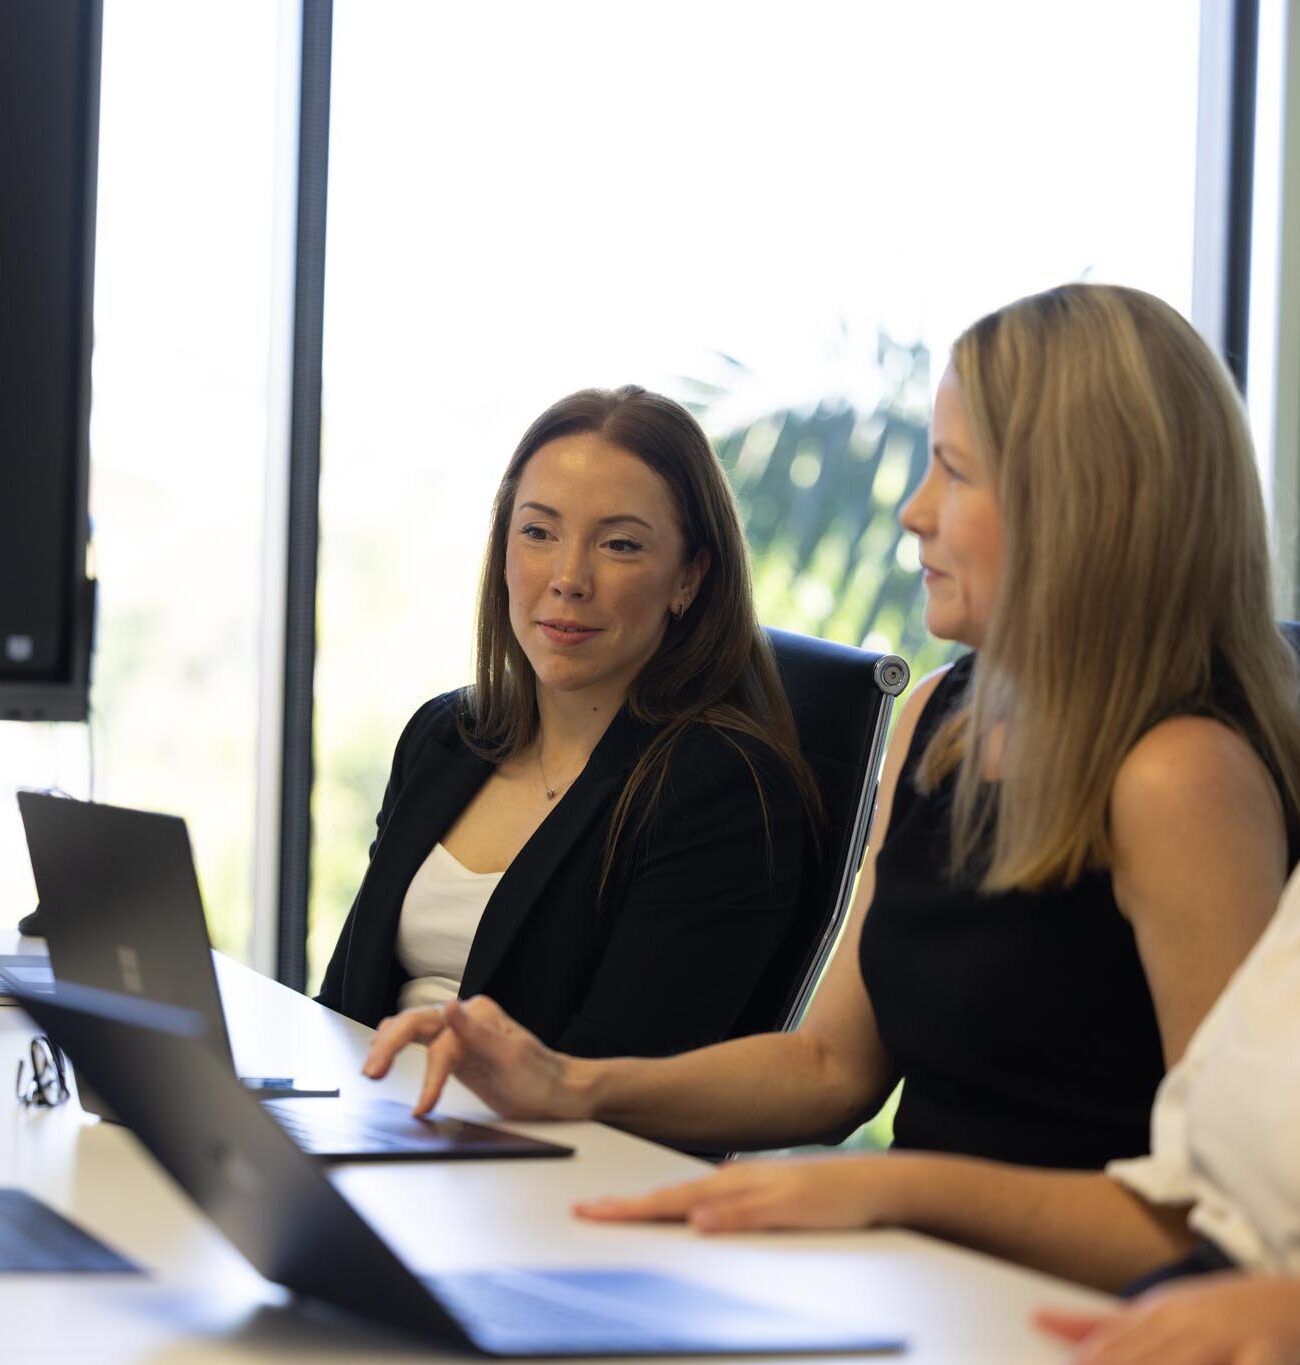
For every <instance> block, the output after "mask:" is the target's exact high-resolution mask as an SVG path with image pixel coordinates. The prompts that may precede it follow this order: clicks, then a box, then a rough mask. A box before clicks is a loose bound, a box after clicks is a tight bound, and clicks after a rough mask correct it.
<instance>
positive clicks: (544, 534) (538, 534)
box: [519, 526, 550, 540]
mask: <svg viewBox="0 0 1300 1365" xmlns="http://www.w3.org/2000/svg"><path fill="white" fill-rule="evenodd" d="M519 534H520V535H521V536H523V537H524V538H525V539H527V540H547V539H548V538H549V536H550V533H549V532H548V531H547V529H546V527H545V526H521V527H520V528H519Z"/></svg>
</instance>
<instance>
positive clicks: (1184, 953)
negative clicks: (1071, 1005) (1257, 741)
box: [1110, 716, 1287, 1066]
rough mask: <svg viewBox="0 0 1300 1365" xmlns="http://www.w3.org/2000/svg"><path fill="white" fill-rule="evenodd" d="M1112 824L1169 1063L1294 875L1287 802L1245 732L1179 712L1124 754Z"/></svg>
mask: <svg viewBox="0 0 1300 1365" xmlns="http://www.w3.org/2000/svg"><path fill="white" fill-rule="evenodd" d="M1110 817H1111V837H1112V840H1113V844H1114V859H1113V864H1112V875H1113V879H1114V887H1115V899H1116V902H1117V903H1118V905H1119V907H1120V909H1121V911H1122V912H1123V913H1124V915H1125V916H1126V917H1127V918H1128V920H1129V922H1130V923H1131V924H1132V926H1133V932H1134V934H1135V936H1136V938H1137V945H1138V952H1139V954H1140V955H1141V958H1142V966H1143V969H1144V971H1145V972H1146V976H1147V981H1148V983H1149V985H1150V987H1151V996H1152V1000H1153V1001H1154V1003H1155V1007H1156V1016H1157V1018H1158V1020H1159V1023H1160V1036H1161V1040H1162V1042H1163V1045H1164V1053H1165V1064H1166V1065H1167V1066H1172V1065H1173V1063H1174V1062H1175V1061H1177V1060H1178V1058H1179V1057H1181V1056H1182V1054H1183V1052H1184V1050H1185V1049H1186V1047H1187V1043H1188V1040H1189V1039H1190V1038H1191V1036H1192V1034H1193V1033H1194V1032H1195V1030H1196V1026H1197V1025H1198V1024H1199V1023H1200V1021H1201V1020H1202V1019H1203V1018H1204V1017H1205V1015H1206V1013H1207V1012H1208V1011H1209V1009H1210V1006H1211V1005H1213V1003H1214V1002H1215V1000H1216V999H1217V998H1218V996H1219V995H1220V993H1221V992H1222V990H1223V988H1224V986H1225V985H1226V984H1227V982H1228V978H1229V977H1230V976H1231V975H1232V973H1233V972H1234V971H1235V970H1236V969H1237V967H1238V966H1239V965H1240V964H1241V961H1242V959H1243V958H1244V957H1245V956H1246V954H1247V953H1248V952H1249V951H1250V949H1251V947H1252V946H1253V945H1254V943H1255V940H1256V939H1257V938H1258V937H1259V936H1260V934H1261V933H1262V932H1263V931H1264V927H1265V926H1266V925H1267V924H1268V922H1269V919H1270V918H1271V917H1272V914H1273V911H1274V910H1275V909H1276V908H1277V903H1278V900H1279V898H1280V897H1281V895H1282V887H1283V886H1284V884H1285V882H1286V876H1287V851H1286V832H1285V826H1284V823H1283V819H1282V804H1281V800H1280V799H1279V797H1278V794H1277V789H1276V787H1275V786H1274V785H1273V781H1272V779H1271V778H1270V776H1269V774H1268V770H1267V769H1266V768H1265V767H1264V764H1263V763H1262V762H1261V760H1260V759H1259V757H1258V756H1257V755H1256V754H1255V752H1254V750H1253V749H1251V747H1250V746H1249V745H1248V744H1247V743H1246V741H1245V740H1244V739H1242V738H1241V736H1240V735H1237V734H1236V733H1234V732H1233V731H1232V730H1230V729H1229V728H1228V727H1227V726H1226V725H1223V724H1221V723H1220V722H1218V721H1215V720H1209V719H1207V718H1205V717H1200V716H1180V717H1178V718H1176V719H1173V720H1168V721H1165V722H1163V723H1162V724H1160V725H1157V726H1156V727H1155V728H1154V729H1153V730H1151V731H1149V732H1148V733H1147V734H1146V735H1144V736H1143V737H1142V739H1141V740H1140V741H1139V742H1138V743H1137V745H1135V746H1134V748H1133V749H1132V751H1131V752H1130V753H1129V755H1128V756H1127V757H1126V758H1125V760H1124V762H1123V764H1122V765H1121V767H1120V770H1119V774H1118V776H1117V777H1116V780H1115V786H1114V789H1113V791H1112V793H1111V809H1110Z"/></svg>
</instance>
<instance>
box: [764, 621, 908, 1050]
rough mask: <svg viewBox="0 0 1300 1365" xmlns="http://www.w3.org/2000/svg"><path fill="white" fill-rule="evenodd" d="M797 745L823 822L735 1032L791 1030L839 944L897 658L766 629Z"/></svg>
mask: <svg viewBox="0 0 1300 1365" xmlns="http://www.w3.org/2000/svg"><path fill="white" fill-rule="evenodd" d="M767 634H768V638H769V639H770V640H771V642H772V647H773V649H774V650H775V651H776V661H777V664H778V666H779V667H780V670H781V681H782V682H783V683H784V684H785V691H786V696H787V697H789V699H790V706H791V709H792V710H793V711H794V719H795V724H796V725H797V726H798V729H799V746H800V748H801V750H802V751H803V756H804V759H805V760H806V761H807V763H808V766H809V767H810V768H811V769H812V771H813V776H814V777H815V778H816V779H817V785H818V788H819V790H820V792H821V798H822V803H823V806H824V808H825V815H826V820H825V824H824V826H823V828H822V829H821V831H820V839H819V840H814V839H813V837H812V835H811V832H810V834H809V836H808V837H806V838H805V847H804V868H805V871H804V878H803V882H804V888H803V891H802V893H801V900H800V905H799V912H798V915H797V917H796V919H795V923H794V924H793V925H792V927H791V929H790V931H789V933H788V934H787V935H786V938H785V942H784V943H783V944H782V946H781V948H780V950H779V951H778V953H777V954H776V956H775V958H774V959H773V961H772V965H771V966H770V967H769V968H768V970H767V973H766V975H765V976H764V977H763V979H762V980H761V981H760V982H759V985H758V989H757V990H756V991H755V992H754V994H753V996H751V998H750V1000H749V1002H748V1004H747V1005H746V1006H745V1010H744V1014H743V1016H742V1021H741V1027H740V1028H739V1029H738V1030H737V1031H738V1032H745V1033H758V1032H768V1031H771V1030H773V1029H790V1028H793V1027H794V1026H795V1025H796V1024H797V1023H798V1022H799V1019H800V1016H801V1015H802V1014H803V1012H804V1010H805V1008H806V1007H807V1005H808V1001H809V1000H810V999H811V997H812V993H813V990H814V988H815V987H816V985H817V980H818V978H819V977H820V976H821V973H822V968H823V967H825V965H826V960H827V958H828V957H829V956H830V953H831V949H832V948H833V947H834V946H835V939H836V937H837V936H838V934H839V930H840V926H841V924H842V923H843V921H844V916H845V914H846V913H847V912H848V908H849V902H850V900H851V899H852V896H853V885H854V882H855V880H856V878H857V873H858V869H859V867H861V865H862V855H863V852H864V850H865V849H866V844H867V832H868V829H869V827H870V825H871V813H872V810H873V809H874V807H875V800H876V781H877V779H878V777H879V774H880V764H881V760H882V758H883V757H884V751H885V732H886V730H887V729H888V726H889V715H890V712H891V710H892V709H893V705H894V698H895V697H896V696H898V694H899V693H900V692H902V690H903V689H904V688H905V687H906V686H907V680H908V677H909V673H908V668H907V665H906V664H905V663H904V662H903V660H902V659H900V658H899V657H898V656H897V655H896V654H872V653H869V652H868V651H867V650H865V649H855V648H853V646H851V645H841V644H835V643H833V642H832V641H830V640H818V639H815V638H814V637H812V636H809V635H796V634H794V633H793V632H791V631H787V630H773V629H770V628H769V629H768V632H767Z"/></svg>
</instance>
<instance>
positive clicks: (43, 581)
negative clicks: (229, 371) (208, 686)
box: [0, 0, 102, 720]
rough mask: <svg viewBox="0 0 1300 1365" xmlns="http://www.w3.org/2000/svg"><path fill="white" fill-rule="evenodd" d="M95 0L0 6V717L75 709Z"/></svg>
mask: <svg viewBox="0 0 1300 1365" xmlns="http://www.w3.org/2000/svg"><path fill="white" fill-rule="evenodd" d="M101 27H102V0H4V3H2V4H0V185H2V186H3V187H4V190H3V193H0V720H84V719H85V718H86V710H87V698H88V692H89V683H90V652H91V638H92V630H93V616H94V584H93V582H92V581H91V580H90V578H89V575H88V572H87V564H86V558H87V549H88V544H89V530H90V528H89V518H88V510H87V509H88V484H89V427H90V356H91V346H92V340H93V337H92V322H91V317H92V302H93V290H94V255H95V176H96V169H97V161H98V146H99V65H100V32H101Z"/></svg>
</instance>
